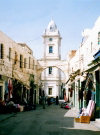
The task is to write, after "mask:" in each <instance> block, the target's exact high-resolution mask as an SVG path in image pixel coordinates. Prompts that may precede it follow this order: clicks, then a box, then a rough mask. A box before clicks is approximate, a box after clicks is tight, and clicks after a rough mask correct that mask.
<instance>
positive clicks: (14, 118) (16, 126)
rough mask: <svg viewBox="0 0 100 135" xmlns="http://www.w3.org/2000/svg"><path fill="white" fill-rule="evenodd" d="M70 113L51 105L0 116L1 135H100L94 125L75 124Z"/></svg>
mask: <svg viewBox="0 0 100 135" xmlns="http://www.w3.org/2000/svg"><path fill="white" fill-rule="evenodd" d="M68 113H69V114H71V111H68V112H67V110H64V109H62V108H60V107H59V106H56V105H51V106H50V107H46V109H43V108H42V107H38V108H37V109H36V110H32V111H28V112H20V113H17V114H5V115H0V135H84V134H85V135H100V131H99V130H98V129H97V128H96V127H95V126H94V125H92V124H91V123H90V124H81V123H74V119H73V117H68V115H69V114H68ZM67 114H68V115H67ZM70 116H71V115H70Z"/></svg>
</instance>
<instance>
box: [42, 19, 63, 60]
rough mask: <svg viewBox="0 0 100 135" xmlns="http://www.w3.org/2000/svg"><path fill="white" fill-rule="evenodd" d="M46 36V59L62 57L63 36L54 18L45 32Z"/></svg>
mask: <svg viewBox="0 0 100 135" xmlns="http://www.w3.org/2000/svg"><path fill="white" fill-rule="evenodd" d="M43 38H44V59H47V60H60V59H61V48H60V47H61V36H60V33H59V30H58V29H57V26H56V24H55V22H54V21H53V20H51V21H50V22H49V24H48V27H47V28H46V29H45V32H44V34H43Z"/></svg>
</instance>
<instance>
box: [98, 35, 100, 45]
mask: <svg viewBox="0 0 100 135" xmlns="http://www.w3.org/2000/svg"><path fill="white" fill-rule="evenodd" d="M98 45H100V32H99V33H98Z"/></svg>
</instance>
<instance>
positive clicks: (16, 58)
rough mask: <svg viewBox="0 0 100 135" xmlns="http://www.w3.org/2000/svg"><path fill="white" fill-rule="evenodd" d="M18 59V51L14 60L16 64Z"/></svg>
mask: <svg viewBox="0 0 100 135" xmlns="http://www.w3.org/2000/svg"><path fill="white" fill-rule="evenodd" d="M17 61H18V55H17V52H15V60H14V64H16V63H17Z"/></svg>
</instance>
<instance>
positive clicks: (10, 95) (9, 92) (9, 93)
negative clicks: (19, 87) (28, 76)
mask: <svg viewBox="0 0 100 135" xmlns="http://www.w3.org/2000/svg"><path fill="white" fill-rule="evenodd" d="M12 90H13V86H12V80H11V79H8V97H9V99H10V98H12Z"/></svg>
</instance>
